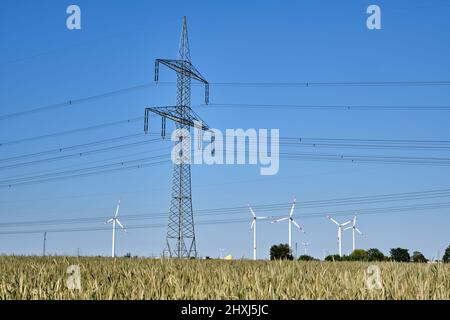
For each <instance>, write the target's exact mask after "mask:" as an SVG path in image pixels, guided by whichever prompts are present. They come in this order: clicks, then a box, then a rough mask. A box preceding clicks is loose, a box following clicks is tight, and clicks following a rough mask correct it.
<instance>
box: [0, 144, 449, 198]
mask: <svg viewBox="0 0 450 320" xmlns="http://www.w3.org/2000/svg"><path fill="white" fill-rule="evenodd" d="M236 152H238V153H239V152H242V150H237V151H236ZM169 156H170V155H169V154H163V155H159V156H156V157H158V158H162V159H164V158H165V159H167V158H168V157H169ZM280 156H282V159H286V160H320V161H347V162H351V163H357V162H360V163H376V164H404V165H427V166H448V165H450V159H448V158H436V157H399V156H376V155H343V154H314V153H291V152H280ZM156 157H149V158H142V159H135V160H129V161H121V162H116V163H112V164H105V165H101V166H94V167H88V168H82V169H75V170H69V171H61V172H57V173H52V174H43V175H36V176H28V177H22V178H12V179H6V180H0V189H1V188H10V187H12V186H18V185H26V184H35V183H42V182H49V181H56V180H62V179H68V178H75V177H82V176H91V175H97V174H104V173H111V172H115V171H121V170H127V169H140V168H143V167H147V166H149V165H152V163H147V162H145V161H148V160H151V159H153V158H156ZM141 161H143V162H141ZM165 162H169V160H166V161H162V162H161V163H165ZM114 167H117V168H114ZM86 171H87V172H86Z"/></svg>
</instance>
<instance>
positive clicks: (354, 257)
mask: <svg viewBox="0 0 450 320" xmlns="http://www.w3.org/2000/svg"><path fill="white" fill-rule="evenodd" d="M346 260H348V261H368V260H369V255H368V254H367V251H366V250H363V249H355V251H353V252H352V253H351V254H350V255H349V256H348V257H346Z"/></svg>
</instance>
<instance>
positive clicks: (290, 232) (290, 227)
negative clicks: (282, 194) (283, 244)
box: [270, 198, 305, 249]
mask: <svg viewBox="0 0 450 320" xmlns="http://www.w3.org/2000/svg"><path fill="white" fill-rule="evenodd" d="M296 201H297V199H296V198H294V202H293V203H292V207H291V212H289V216H287V217H283V218H280V219H277V220H273V221H271V222H270V223H277V222H281V221H285V220H288V221H289V223H288V228H289V229H288V230H289V231H288V234H289V249H292V224H294V226H296V227H297V228H298V230H300V231H301V232H303V233H305V230H303V227H301V226H300V225H299V224H298V223H297V222H295V220H294V218H292V214H293V213H294V208H295V203H296Z"/></svg>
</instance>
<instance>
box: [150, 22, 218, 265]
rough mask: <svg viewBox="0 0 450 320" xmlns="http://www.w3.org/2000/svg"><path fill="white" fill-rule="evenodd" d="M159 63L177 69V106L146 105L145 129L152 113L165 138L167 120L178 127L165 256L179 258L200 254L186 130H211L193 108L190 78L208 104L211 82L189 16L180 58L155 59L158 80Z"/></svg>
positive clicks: (182, 33) (212, 139) (183, 31)
mask: <svg viewBox="0 0 450 320" xmlns="http://www.w3.org/2000/svg"><path fill="white" fill-rule="evenodd" d="M160 64H163V65H165V66H166V67H168V68H170V69H172V70H174V71H175V72H176V74H177V104H176V106H165V107H150V108H146V109H145V122H144V131H145V133H147V132H148V118H149V113H150V112H152V113H155V114H157V115H160V116H161V117H162V125H161V135H162V137H165V131H166V119H169V120H172V121H174V122H175V124H176V129H177V139H178V141H177V142H176V146H175V147H176V148H177V150H179V151H178V152H177V153H178V159H177V161H175V162H174V164H173V172H172V195H171V201H170V207H169V222H168V228H167V236H166V247H165V249H164V256H169V257H176V258H191V257H197V246H196V242H195V230H194V215H193V210H192V191H191V166H190V158H191V157H190V156H191V154H190V150H191V148H190V141H191V140H190V137H186V135H185V134H183V132H184V133H186V132H189V133H190V128H191V127H195V128H196V129H198V130H203V131H208V130H209V127H208V126H207V125H206V124H205V123H204V121H202V119H201V118H200V117H199V116H198V115H197V114H196V113H195V112H194V111H193V110H192V109H191V79H194V80H197V81H200V82H201V83H203V84H204V85H205V104H208V100H209V84H208V81H207V80H206V79H205V78H204V77H203V76H202V75H201V74H200V72H199V71H198V70H197V69H196V68H195V67H194V66H193V65H192V63H191V55H190V52H189V39H188V31H187V24H186V17H183V26H182V31H181V39H180V46H179V50H178V58H177V60H173V59H156V61H155V81H156V82H157V81H158V80H159V66H160ZM211 142H212V143H213V142H214V136H213V135H211ZM213 148H214V147H213ZM213 152H214V151H213V150H212V153H213Z"/></svg>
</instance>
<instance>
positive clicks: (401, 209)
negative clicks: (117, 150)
mask: <svg viewBox="0 0 450 320" xmlns="http://www.w3.org/2000/svg"><path fill="white" fill-rule="evenodd" d="M449 207H450V203H448V202H447V203H426V204H418V205H407V206H396V207H379V208H366V209H364V208H360V209H353V210H342V211H333V215H334V216H347V215H354V214H355V212H356V214H357V215H359V216H360V215H376V214H385V213H399V212H411V211H422V210H436V209H442V208H449ZM326 214H329V212H316V213H310V214H305V215H301V216H299V218H300V219H315V218H323V217H324V216H325V215H326ZM209 215H213V214H209ZM214 215H217V214H214ZM102 218H106V217H102ZM161 218H164V217H161ZM272 218H274V219H276V218H277V216H273V217H272ZM249 221H250V218H231V219H216V220H205V221H198V224H199V225H212V224H234V223H248V222H249ZM98 222H99V221H98ZM161 227H166V224H139V225H131V226H128V227H127V229H147V228H161ZM106 230H108V231H109V230H110V229H109V228H100V227H90V228H88V227H85V228H65V229H62V228H59V229H40V230H21V231H2V232H0V235H12V234H36V233H43V232H47V233H68V232H86V231H106Z"/></svg>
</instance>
